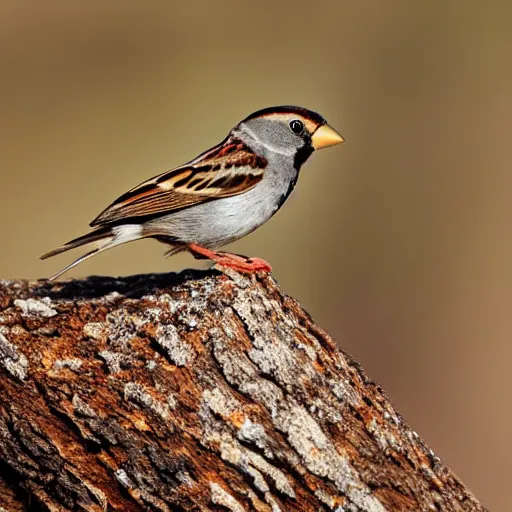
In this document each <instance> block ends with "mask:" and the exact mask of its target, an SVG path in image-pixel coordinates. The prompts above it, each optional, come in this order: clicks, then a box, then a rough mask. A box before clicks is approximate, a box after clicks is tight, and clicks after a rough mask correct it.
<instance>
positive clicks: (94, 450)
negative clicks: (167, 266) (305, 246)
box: [0, 271, 485, 512]
mask: <svg viewBox="0 0 512 512" xmlns="http://www.w3.org/2000/svg"><path fill="white" fill-rule="evenodd" d="M0 431H1V436H0V457H1V462H0V505H1V507H3V509H4V510H9V511H11V510H12V511H21V510H52V511H62V510H88V511H106V510H123V511H138V510H158V511H171V510H172V511H192V510H230V511H233V512H239V511H240V512H241V511H245V510H256V511H261V512H263V511H265V512H266V511H269V512H276V511H315V512H318V511H331V510H335V511H338V512H342V511H353V512H355V511H366V512H378V511H384V510H386V511H388V510H389V511H391V510H392V511H405V510H407V511H412V510H414V511H436V510H442V511H462V510H464V511H469V510H471V511H476V510H479V511H480V510H485V509H484V508H483V506H482V505H481V504H479V502H478V501H477V500H476V499H475V498H474V497H473V496H472V494H471V492H470V491H469V490H468V489H467V488H466V487H465V486H464V485H463V484H462V483H461V482H460V480H459V479H458V478H457V477H456V476H455V475H454V474H453V473H452V471H451V470H450V469H448V468H447V467H446V466H444V465H443V464H442V462H441V461H440V460H439V458H438V457H436V456H435V455H434V453H433V452H432V451H431V450H430V449H429V448H428V447H427V446H426V445H425V443H424V442H423V441H422V440H421V438H420V437H419V436H418V435H417V434H416V432H414V431H413V430H411V428H410V427H409V426H408V425H407V423H405V422H404V420H403V419H402V417H401V416H400V414H399V413H398V412H397V411H396V410H395V408H394V407H393V405H392V404H391V403H390V401H389V399H388V398H387V397H386V395H385V394H384V392H383V391H382V389H381V388H380V387H379V386H378V385H376V384H375V383H374V382H372V381H371V380H370V379H369V378H368V377H367V376H366V374H365V373H364V371H363V370H362V369H361V367H360V366H359V365H358V364H357V363H356V362H354V361H353V360H352V359H351V358H350V357H349V356H348V355H347V354H345V353H344V352H342V351H340V350H338V349H337V348H336V346H335V344H334V342H333V341H332V340H331V338H330V337H329V336H328V335H327V334H326V333H325V332H324V331H322V330H321V329H320V328H319V327H317V326H316V325H315V324H314V323H313V321H312V319H311V318H310V316H309V315H308V314H307V313H306V312H305V311H304V310H303V309H302V307H301V306H300V305H299V304H298V303H297V302H296V301H295V300H293V299H292V298H290V297H288V296H286V295H285V294H284V293H283V292H282V291H281V290H280V289H279V288H278V286H277V284H276V282H275V281H274V280H273V279H272V277H269V276H258V277H254V276H253V277H243V276H240V275H238V274H235V273H227V274H221V273H219V272H216V271H208V272H191V271H187V272H184V273H181V274H167V275H145V276H136V277H130V278H123V279H114V278H89V279H87V280H83V281H69V282H64V283H48V282H45V281H39V282H32V283H28V282H24V281H13V282H7V281H3V282H1V283H0Z"/></svg>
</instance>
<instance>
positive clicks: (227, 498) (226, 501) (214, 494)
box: [210, 482, 246, 512]
mask: <svg viewBox="0 0 512 512" xmlns="http://www.w3.org/2000/svg"><path fill="white" fill-rule="evenodd" d="M210 499H211V501H212V503H213V504H214V505H221V506H223V507H226V508H227V509H228V510H230V511H231V512H246V510H245V508H244V507H242V505H240V503H239V502H238V501H237V500H236V499H235V498H234V497H233V496H232V495H231V494H229V492H227V491H226V490H224V489H223V488H222V487H221V486H220V485H219V484H217V483H216V482H210Z"/></svg>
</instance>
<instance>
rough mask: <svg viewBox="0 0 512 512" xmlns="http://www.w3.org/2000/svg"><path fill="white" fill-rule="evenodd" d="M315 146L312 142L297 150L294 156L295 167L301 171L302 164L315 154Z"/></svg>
mask: <svg viewBox="0 0 512 512" xmlns="http://www.w3.org/2000/svg"><path fill="white" fill-rule="evenodd" d="M313 151H314V148H313V146H312V145H311V144H306V145H305V146H302V147H301V148H299V149H298V150H297V152H296V153H295V157H294V158H293V167H295V169H297V171H300V168H301V167H302V164H303V163H304V162H305V161H306V160H307V159H308V158H309V157H310V156H311V155H312V154H313Z"/></svg>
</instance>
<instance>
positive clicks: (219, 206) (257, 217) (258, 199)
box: [151, 155, 298, 248]
mask: <svg viewBox="0 0 512 512" xmlns="http://www.w3.org/2000/svg"><path fill="white" fill-rule="evenodd" d="M297 174H298V171H297V170H296V169H295V168H294V167H293V159H292V158H290V157H289V156H287V155H275V156H274V157H273V158H272V160H271V161H269V165H268V166H267V169H266V170H265V176H264V178H263V179H262V180H261V182H260V183H259V184H258V185H256V186H255V187H254V188H253V189H251V190H249V191H248V192H245V193H243V194H240V195H237V196H233V197H226V198H222V199H214V200H212V201H209V202H207V203H203V204H200V205H197V206H192V207H190V208H186V209H184V210H181V211H178V212H175V213H172V214H170V215H167V216H165V217H160V218H159V219H154V220H153V221H151V224H152V225H153V227H155V228H158V231H160V232H162V231H165V232H166V233H168V234H169V235H170V236H172V237H173V238H176V239H177V240H179V241H181V242H184V243H191V242H195V243H198V244H200V245H203V246H206V247H209V248H217V247H221V246H223V245H226V244H228V243H230V242H233V241H235V240H238V239H239V238H242V237H243V236H245V235H247V234H249V233H251V232H252V231H254V230H255V229H257V228H258V227H260V226H261V225H262V224H264V223H265V222H266V221H267V220H269V219H270V217H272V215H274V213H275V212H276V211H277V210H278V209H279V207H280V206H281V204H282V203H283V202H284V200H285V199H286V197H287V196H288V195H289V192H290V191H291V188H293V184H294V183H295V181H296V179H297ZM283 198H284V199H283Z"/></svg>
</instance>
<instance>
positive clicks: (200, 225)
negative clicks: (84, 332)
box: [41, 106, 343, 280]
mask: <svg viewBox="0 0 512 512" xmlns="http://www.w3.org/2000/svg"><path fill="white" fill-rule="evenodd" d="M340 142H343V138H342V137H341V135H340V134H339V133H337V132H336V131H335V130H334V129H333V128H331V127H330V126H329V125H328V124H327V122H326V120H325V119H324V118H323V117H322V116H321V115H319V114H317V113H316V112H313V111H311V110H307V109H305V108H301V107H295V106H279V107H270V108H265V109H263V110H259V111H257V112H254V113H253V114H251V115H250V116H248V117H246V118H245V119H244V120H243V121H241V122H240V123H238V124H237V125H236V126H235V127H234V128H233V129H232V130H231V131H230V132H229V134H228V136H227V137H226V138H225V139H224V140H223V141H222V142H220V143H219V144H217V145H216V146H214V147H213V148H211V149H209V150H207V151H205V152H204V153H201V154H200V155H199V156H197V157H196V158H194V159H193V160H191V161H190V162H188V163H186V164H184V165H182V166H180V167H176V168H174V169H172V170H170V171H167V172H164V173H163V174H160V175H158V176H155V177H154V178H151V179H149V180H147V181H144V182H143V183H141V184H140V185H137V186H136V187H135V188H132V189H131V190H129V191H128V192H126V193H125V194H123V195H122V196H120V197H119V198H118V199H116V200H115V201H114V202H113V203H112V204H111V205H110V206H109V207H108V208H106V209H105V210H104V211H103V212H102V213H100V215H99V216H98V217H96V219H94V220H93V221H92V222H91V224H90V226H91V227H92V228H94V229H93V231H91V232H89V233H87V234H86V235H84V236H81V237H79V238H75V239H74V240H71V241H70V242H68V243H66V244H64V245H63V246H61V247H59V248H57V249H54V250H53V251H50V252H48V253H46V254H44V255H43V256H41V259H46V258H50V257H52V256H55V255H57V254H60V253H63V252H65V251H68V250H70V249H75V248H77V247H80V246H83V245H87V246H89V248H90V250H89V252H87V253H86V254H84V255H83V256H81V257H80V258H78V259H77V260H75V261H74V262H73V263H71V264H70V265H68V266H67V267H65V268H64V269H63V270H61V271H60V272H58V273H57V274H55V275H54V276H52V277H51V278H50V279H51V280H54V279H57V278H58V277H60V276H61V275H62V274H64V273H65V272H67V271H68V270H70V269H71V268H73V267H75V266H76V265H78V264H79V263H81V262H83V261H85V260H87V259H88V258H90V257H92V256H94V255H96V254H99V253H100V252H103V251H106V250H107V249H111V248H112V247H116V246H118V245H121V244H124V243H126V242H132V241H134V240H138V239H141V238H153V239H156V240H158V241H160V242H163V243H164V244H167V245H168V246H169V247H170V249H169V250H168V252H167V254H168V255H172V254H176V253H178V252H180V251H185V250H188V251H189V252H190V253H191V254H192V255H193V256H195V257H196V258H203V259H210V260H212V261H215V262H216V263H217V264H218V265H221V266H225V267H231V268H234V269H235V270H238V271H241V272H256V271H260V270H261V271H271V267H270V265H269V264H268V263H267V262H266V261H264V260H262V259H260V258H247V257H245V256H240V255H237V254H231V253H227V252H222V251H219V250H218V249H219V248H220V247H222V246H224V245H226V244H229V243H231V242H233V241H235V240H238V239H239V238H242V237H244V236H245V235H248V234H249V233H251V232H252V231H254V230H255V229H256V228H258V227H260V226H261V225H262V224H264V223H265V222H267V221H268V220H269V219H270V218H271V217H272V216H273V215H274V214H275V213H276V212H277V211H278V210H279V209H280V208H281V206H282V205H283V204H284V202H285V201H286V200H287V199H288V197H289V196H290V193H291V192H292V191H293V189H294V187H295V184H296V183H297V179H298V176H299V171H300V169H301V167H302V165H303V164H304V162H306V160H307V159H308V158H309V157H310V156H311V155H312V153H313V152H314V151H315V150H316V149H321V148H326V147H328V146H333V145H335V144H339V143H340Z"/></svg>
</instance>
